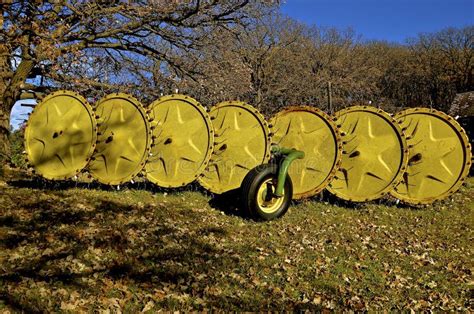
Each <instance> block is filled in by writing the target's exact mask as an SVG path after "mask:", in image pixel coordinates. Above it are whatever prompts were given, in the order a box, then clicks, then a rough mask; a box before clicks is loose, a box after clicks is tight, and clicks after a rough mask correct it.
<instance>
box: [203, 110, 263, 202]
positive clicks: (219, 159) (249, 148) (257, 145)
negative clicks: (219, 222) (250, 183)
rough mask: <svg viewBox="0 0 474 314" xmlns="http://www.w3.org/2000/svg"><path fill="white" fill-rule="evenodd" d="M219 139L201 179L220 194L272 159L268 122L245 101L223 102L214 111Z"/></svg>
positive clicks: (235, 185) (206, 186) (239, 183)
mask: <svg viewBox="0 0 474 314" xmlns="http://www.w3.org/2000/svg"><path fill="white" fill-rule="evenodd" d="M210 116H211V121H212V125H213V127H214V131H215V136H216V142H215V145H214V152H213V156H212V157H211V161H210V163H209V166H208V167H207V169H206V170H205V171H204V172H203V174H202V176H201V177H200V178H199V179H198V180H199V183H200V184H201V185H202V186H203V187H204V188H206V189H208V190H209V191H211V192H213V193H217V194H221V193H224V192H228V191H231V190H235V189H238V188H239V187H240V185H241V183H242V180H243V179H244V177H245V176H246V174H247V173H248V172H249V171H250V170H251V169H253V168H254V167H255V166H257V165H260V164H263V163H265V162H267V161H268V160H269V159H270V132H269V129H268V125H267V122H266V121H265V119H264V118H263V116H262V115H261V114H260V113H259V112H258V110H257V109H255V108H254V107H252V106H250V105H248V104H245V103H243V102H223V103H220V104H218V105H216V106H215V107H213V108H212V110H211V112H210Z"/></svg>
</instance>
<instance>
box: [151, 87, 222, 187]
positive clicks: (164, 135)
mask: <svg viewBox="0 0 474 314" xmlns="http://www.w3.org/2000/svg"><path fill="white" fill-rule="evenodd" d="M149 115H150V118H151V119H152V120H153V122H152V124H153V125H154V127H153V131H152V132H153V136H154V138H155V139H154V146H153V147H152V149H151V157H150V158H149V159H148V162H147V164H146V168H145V169H146V176H147V178H148V180H150V181H151V182H153V183H155V184H157V185H159V186H161V187H168V188H174V187H180V186H184V185H186V184H189V183H191V182H193V181H194V180H196V179H197V178H198V176H199V175H200V174H201V173H202V171H203V170H204V168H205V167H206V166H207V164H208V162H209V159H210V158H211V154H212V147H213V146H214V130H213V129H212V122H211V119H210V118H209V115H208V114H207V112H206V110H205V109H204V107H203V106H201V105H200V104H199V103H198V102H197V101H196V100H194V99H193V98H191V97H188V96H184V95H170V96H164V97H162V98H160V99H158V100H156V101H155V102H153V103H152V104H151V108H150V111H149Z"/></svg>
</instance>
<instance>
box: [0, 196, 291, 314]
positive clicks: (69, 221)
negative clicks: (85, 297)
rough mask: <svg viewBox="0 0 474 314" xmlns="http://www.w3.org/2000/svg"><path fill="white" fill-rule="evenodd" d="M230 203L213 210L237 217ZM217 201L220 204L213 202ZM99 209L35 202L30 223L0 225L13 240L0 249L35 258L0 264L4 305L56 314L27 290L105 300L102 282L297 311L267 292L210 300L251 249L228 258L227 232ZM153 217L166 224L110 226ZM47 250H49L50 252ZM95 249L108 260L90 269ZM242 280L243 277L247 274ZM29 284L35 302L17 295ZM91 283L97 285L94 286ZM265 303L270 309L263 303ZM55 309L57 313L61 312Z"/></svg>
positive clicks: (135, 211) (113, 206) (184, 217)
mask: <svg viewBox="0 0 474 314" xmlns="http://www.w3.org/2000/svg"><path fill="white" fill-rule="evenodd" d="M226 196H228V198H222V199H221V198H219V199H218V200H219V201H221V202H222V203H218V204H219V205H216V206H220V208H222V210H223V211H233V210H234V209H235V207H234V205H235V204H236V199H235V197H234V196H232V195H226ZM214 201H216V202H217V200H216V199H214ZM95 204H96V205H94V206H93V207H92V206H91V207H90V208H87V210H85V209H81V208H78V207H77V206H76V205H75V204H69V203H68V199H67V198H66V199H64V200H61V201H60V202H58V201H57V200H56V201H55V200H46V201H44V200H42V201H37V202H31V200H30V202H29V203H27V204H26V206H23V205H22V204H18V205H19V206H23V207H24V208H26V209H27V210H31V211H34V212H35V213H34V214H33V215H32V216H31V217H30V218H29V219H17V218H15V217H3V218H2V219H1V220H0V226H1V227H3V228H5V229H7V230H8V234H9V236H8V237H3V238H0V239H1V240H0V249H10V250H12V249H13V250H15V249H16V248H18V247H20V246H21V247H27V248H29V249H32V250H33V251H36V252H37V254H33V255H31V254H26V255H25V256H24V257H21V258H18V259H12V260H9V261H7V260H4V261H2V264H0V299H1V300H3V302H4V303H5V304H6V305H8V306H9V307H11V308H13V309H15V310H17V311H25V312H44V311H49V310H51V308H49V307H48V302H51V301H44V302H42V301H38V300H35V299H34V298H35V297H34V293H35V292H34V289H35V288H34V285H33V286H30V284H31V283H39V282H41V283H43V284H44V283H46V285H47V287H51V289H52V290H55V289H61V288H64V289H66V290H68V289H71V290H74V291H77V290H80V291H84V292H87V293H88V294H91V295H96V296H97V294H100V293H102V292H101V291H102V290H101V289H102V288H103V286H104V283H103V281H102V279H104V278H105V279H109V280H111V281H112V282H117V281H120V282H121V283H124V284H126V285H128V286H130V287H133V289H143V290H145V291H153V290H154V289H156V288H157V287H164V286H166V287H171V288H170V289H171V292H172V293H175V294H181V293H186V294H188V295H192V296H195V295H197V296H200V297H201V298H205V299H206V302H207V305H206V306H208V307H216V308H227V307H231V308H235V309H243V310H255V309H274V308H288V307H290V308H295V306H293V305H288V303H285V302H290V301H288V300H286V301H285V302H283V301H278V300H276V299H275V300H272V295H271V293H270V292H265V291H260V292H258V293H255V299H253V298H250V299H245V300H242V299H240V298H239V297H236V296H228V295H212V296H209V295H207V289H209V287H210V286H211V287H212V285H213V284H215V282H216V280H217V279H216V278H222V277H217V276H218V274H220V275H219V276H225V275H226V274H230V273H232V272H235V271H237V272H245V270H242V269H241V270H238V269H239V266H238V265H239V262H240V260H241V258H242V257H244V258H245V255H246V254H249V252H252V251H253V248H252V247H250V246H249V244H246V243H245V242H242V243H240V244H233V245H232V250H230V251H229V250H228V249H226V248H225V247H223V246H221V245H217V244H216V243H219V241H220V240H219V239H223V240H224V239H225V240H226V241H228V240H229V233H228V231H227V230H226V229H225V228H223V227H220V226H215V225H208V224H203V225H202V226H198V227H196V226H194V232H193V233H192V232H190V231H189V230H188V231H186V230H184V231H183V228H184V226H186V224H184V223H183V224H180V223H179V222H178V223H177V224H172V223H170V220H169V219H168V220H166V219H165V218H167V215H177V216H176V217H172V218H173V219H174V218H176V219H178V218H179V221H191V222H192V221H197V218H198V216H197V215H200V214H199V213H193V212H192V211H189V212H188V211H180V212H179V213H173V212H172V209H171V210H169V211H168V212H166V213H160V212H159V211H160V210H161V209H160V208H157V207H154V208H150V207H143V206H142V207H138V206H135V205H124V204H121V203H118V202H115V201H111V200H103V199H100V200H97V201H96V202H95ZM216 204H217V203H216ZM150 210H157V212H154V215H155V214H156V215H161V216H162V217H163V219H161V218H160V219H154V220H153V223H152V224H150V223H126V222H125V223H123V224H122V225H118V226H119V227H117V224H114V223H113V221H115V219H116V217H117V215H119V214H120V215H124V216H125V217H127V216H128V217H129V218H130V220H133V221H139V218H140V217H143V216H144V215H146V214H149V211H150ZM163 210H164V209H163ZM229 213H230V214H231V212H229ZM161 216H159V217H161ZM132 218H133V219H132ZM171 221H172V220H171ZM91 223H92V224H93V225H95V226H97V230H96V232H95V233H94V234H93V235H92V236H89V237H87V236H84V235H83V233H81V231H82V230H83V229H85V228H87V227H88V226H90V225H91ZM130 231H133V232H134V233H139V232H141V233H143V234H144V236H143V237H144V240H145V241H146V244H139V243H137V242H136V241H137V239H131V238H130V237H129V236H128V233H127V232H130ZM211 239H212V240H211ZM47 249H48V250H49V251H48V253H45V252H46V251H45V250H47ZM91 249H100V250H101V251H102V252H108V255H107V256H108V257H107V258H105V257H103V256H102V257H103V258H104V261H103V262H97V263H96V264H94V263H91V261H90V260H87V259H86V258H85V257H84V256H85V254H86V253H87V252H89V253H90V250H91ZM19 252H21V250H20V251H19ZM74 261H80V262H81V263H82V264H84V265H86V267H85V269H81V268H74V267H72V266H65V265H71V263H72V264H73V265H74ZM236 269H237V270H236ZM241 274H242V276H245V273H241ZM25 281H27V282H28V286H30V287H31V288H29V289H30V290H28V291H30V292H31V293H32V295H28V293H27V294H25V290H21V289H20V290H17V289H18V287H20V286H22V287H23V288H24V287H25V286H24V285H25ZM91 281H93V282H94V283H92V284H91ZM225 284H226V285H228V286H230V287H240V286H242V282H240V281H237V280H236V279H234V278H231V277H229V278H225ZM36 293H37V292H36ZM149 293H150V292H149ZM262 294H263V295H262ZM267 294H268V295H267ZM252 295H253V294H252ZM99 296H100V295H99ZM261 300H268V302H267V303H265V304H262V303H261V302H262V301H261ZM54 302H59V301H58V300H56V299H54V298H53V299H52V304H54ZM161 302H162V303H157V306H160V307H163V308H168V307H170V308H171V307H172V304H171V305H170V304H169V303H167V302H170V301H169V299H167V298H165V299H164V300H163V301H161ZM282 302H283V303H282ZM50 305H51V303H50ZM54 306H56V308H57V307H58V306H59V305H58V304H56V305H54ZM198 308H199V306H198Z"/></svg>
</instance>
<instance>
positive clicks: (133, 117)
mask: <svg viewBox="0 0 474 314" xmlns="http://www.w3.org/2000/svg"><path fill="white" fill-rule="evenodd" d="M96 113H97V115H98V122H99V133H98V142H97V148H96V151H95V152H94V155H93V157H92V160H91V162H90V164H89V171H90V173H91V175H92V176H93V177H94V178H95V179H97V180H98V181H99V182H101V183H104V184H110V185H117V184H122V183H125V182H127V181H130V180H132V179H133V178H134V177H135V176H136V175H137V174H138V173H139V172H140V171H141V170H142V169H143V167H144V166H145V162H146V160H147V157H148V155H149V153H150V145H151V129H150V125H149V122H148V117H147V114H146V112H145V110H144V109H143V107H142V106H141V104H140V102H139V101H138V100H136V99H135V98H133V97H132V96H130V95H127V94H110V95H107V96H106V97H104V98H102V99H101V100H99V102H98V104H97V106H96Z"/></svg>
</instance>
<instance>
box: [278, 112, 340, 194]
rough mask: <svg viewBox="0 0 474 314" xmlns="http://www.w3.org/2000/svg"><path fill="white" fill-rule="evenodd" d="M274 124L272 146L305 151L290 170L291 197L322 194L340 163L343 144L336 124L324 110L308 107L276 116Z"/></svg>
mask: <svg viewBox="0 0 474 314" xmlns="http://www.w3.org/2000/svg"><path fill="white" fill-rule="evenodd" d="M270 123H271V124H272V125H273V132H274V135H273V137H272V140H273V142H274V143H277V144H278V145H280V146H282V147H288V148H296V149H298V150H301V151H304V152H305V158H304V159H298V160H295V161H294V162H293V163H292V164H291V166H290V169H289V174H290V176H291V178H293V198H295V199H300V198H304V197H310V196H313V195H315V194H317V193H319V192H321V191H322V190H323V189H324V188H325V187H326V186H327V185H328V184H329V182H330V181H331V180H332V179H333V177H334V175H335V174H336V171H337V169H338V167H339V164H340V160H341V155H342V154H341V151H342V143H341V139H340V134H339V132H338V130H337V127H336V124H335V123H334V122H333V121H332V119H331V117H329V116H328V115H327V114H326V113H324V112H323V111H321V110H319V109H317V108H313V107H307V106H298V107H289V108H287V109H285V110H283V111H281V112H279V113H277V114H276V115H275V116H274V117H273V118H272V119H271V122H270Z"/></svg>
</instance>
